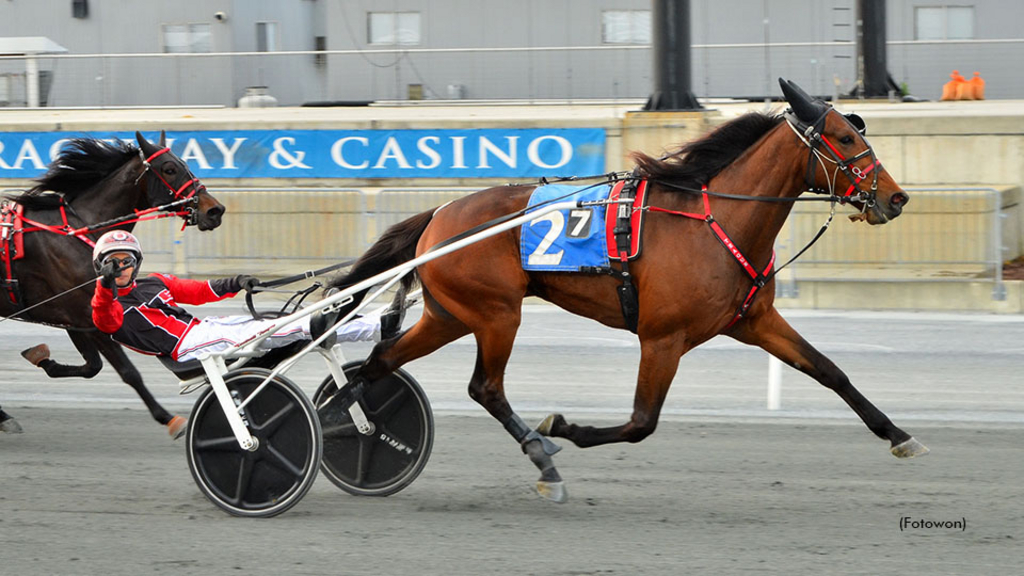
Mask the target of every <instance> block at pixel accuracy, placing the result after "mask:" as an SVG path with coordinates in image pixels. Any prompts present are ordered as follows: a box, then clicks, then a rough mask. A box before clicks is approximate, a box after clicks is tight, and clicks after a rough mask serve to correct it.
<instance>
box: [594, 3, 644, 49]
mask: <svg viewBox="0 0 1024 576" xmlns="http://www.w3.org/2000/svg"><path fill="white" fill-rule="evenodd" d="M601 41H602V42H604V43H605V44H650V43H651V11H650V10H605V11H604V12H601Z"/></svg>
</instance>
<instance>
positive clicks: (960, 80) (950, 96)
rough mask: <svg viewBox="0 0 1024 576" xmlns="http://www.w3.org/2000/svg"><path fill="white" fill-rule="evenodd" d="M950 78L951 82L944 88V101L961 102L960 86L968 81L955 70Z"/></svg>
mask: <svg viewBox="0 0 1024 576" xmlns="http://www.w3.org/2000/svg"><path fill="white" fill-rule="evenodd" d="M949 77H950V78H951V80H950V81H949V82H946V83H945V84H944V85H943V86H942V100H959V96H960V86H961V85H963V84H964V83H965V82H967V81H966V80H964V77H963V76H961V75H960V72H959V71H957V70H953V73H952V74H950V75H949Z"/></svg>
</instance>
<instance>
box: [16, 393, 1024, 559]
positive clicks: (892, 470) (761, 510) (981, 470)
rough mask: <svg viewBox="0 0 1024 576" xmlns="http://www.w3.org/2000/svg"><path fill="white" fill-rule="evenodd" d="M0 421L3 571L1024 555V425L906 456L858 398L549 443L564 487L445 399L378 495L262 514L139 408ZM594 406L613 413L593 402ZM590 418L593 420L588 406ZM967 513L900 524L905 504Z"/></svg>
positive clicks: (318, 497) (918, 427)
mask: <svg viewBox="0 0 1024 576" xmlns="http://www.w3.org/2000/svg"><path fill="white" fill-rule="evenodd" d="M18 412H19V417H20V419H21V420H22V422H23V423H24V425H25V428H26V430H25V433H24V434H22V435H16V436H15V435H0V485H2V487H3V488H2V490H0V573H2V574H4V575H18V576H34V575H44V574H45V575H51V574H110V575H114V574H132V575H137V574H173V575H177V574H232V573H246V574H335V575H337V574H417V575H434V574H437V575H441V574H487V573H508V574H555V575H583V574H602V575H606V574H624V575H625V574H683V573H698V572H699V573H710V574H737V573H750V574H765V573H779V574H783V573H784V574H901V575H913V574H1011V573H1017V572H1018V570H1019V568H1020V563H1021V561H1022V560H1024V552H1022V549H1024V547H1022V545H1021V539H1022V537H1024V536H1022V534H1021V526H1022V525H1024V499H1022V498H1021V478H1022V477H1024V430H1022V429H1021V428H1020V427H1019V426H1016V425H1012V424H1011V425H1006V424H981V425H974V424H970V425H968V424H957V425H951V424H949V423H944V424H942V425H941V426H929V425H924V424H922V423H911V425H909V426H907V428H908V429H909V430H911V431H912V432H913V433H914V434H915V435H916V436H917V437H918V438H920V439H921V440H922V441H924V442H925V443H926V444H928V445H929V446H930V447H931V448H932V450H933V452H932V454H930V455H928V456H926V457H924V458H921V459H917V460H911V461H899V460H897V459H895V458H893V457H892V456H890V455H889V454H888V453H887V450H886V446H885V443H884V442H882V441H880V440H877V439H875V438H874V437H873V436H872V435H870V433H868V432H867V430H866V429H864V428H863V427H862V426H860V425H859V423H857V424H854V420H853V416H852V414H851V420H850V422H848V423H837V422H835V421H818V420H806V419H801V420H795V419H792V420H791V419H780V420H777V421H771V422H765V421H763V420H762V421H751V420H747V421H744V420H740V419H731V420H730V419H716V418H699V417H698V418H688V419H686V421H682V420H680V419H675V420H673V421H668V422H663V424H662V426H661V427H660V428H659V430H658V432H657V433H656V434H655V435H654V436H653V437H651V438H649V439H647V440H646V441H644V442H643V443H641V444H638V445H628V446H606V447H599V448H594V449H589V450H580V449H577V448H575V447H572V446H567V447H566V448H565V450H563V451H562V452H561V453H560V454H559V455H558V456H556V462H557V464H558V465H559V468H560V470H561V472H562V474H563V476H564V477H565V478H566V481H567V483H568V487H569V493H570V500H569V502H568V503H567V504H565V505H556V504H551V503H548V502H545V501H542V500H541V499H539V498H538V497H537V496H536V495H535V494H534V493H533V492H532V490H531V485H532V482H533V480H534V479H535V477H536V472H535V470H533V469H532V466H531V465H530V464H529V463H528V461H527V460H526V458H525V457H524V456H521V455H520V454H519V453H518V450H517V449H516V447H515V446H514V445H512V443H511V441H510V440H509V439H508V438H507V436H506V434H505V432H504V431H503V430H501V429H500V427H499V426H498V425H497V424H496V423H495V422H493V421H492V420H491V419H490V418H487V417H473V416H465V415H452V414H447V415H446V414H439V415H438V419H437V439H436V442H435V447H434V452H433V456H432V457H431V461H430V463H429V464H428V465H427V468H426V470H425V471H424V472H423V474H422V476H420V478H419V479H418V480H417V481H416V482H414V483H413V484H412V486H410V487H409V488H408V489H406V490H405V491H404V492H401V493H399V494H397V495H395V496H391V497H388V498H360V497H354V496H349V495H346V494H344V493H342V492H341V491H339V490H337V489H336V488H334V486H333V485H331V484H330V483H329V482H327V481H326V480H325V479H324V478H319V479H318V481H317V483H316V485H315V486H314V487H313V489H312V491H311V492H310V493H309V494H308V495H307V496H306V498H305V499H304V500H303V501H302V502H300V503H299V504H298V505H297V506H296V507H295V508H293V509H292V510H291V511H289V512H287V513H285V514H284V515H282V516H279V517H276V518H273V519H262V520H251V519H238V518H233V517H230V516H227V515H226V514H224V513H222V512H220V511H219V510H218V509H216V508H214V507H213V506H212V505H211V504H210V503H209V502H208V501H207V500H206V499H205V498H204V497H203V496H202V495H201V494H200V493H199V491H198V489H197V488H196V486H195V484H194V483H193V481H192V478H191V476H190V474H189V471H188V467H187V464H186V461H185V455H184V447H183V444H182V443H180V442H179V443H174V444H172V443H171V442H169V441H168V440H167V438H166V437H165V436H163V435H162V434H159V433H156V432H157V431H155V430H154V428H153V424H152V423H151V421H150V420H149V417H148V416H147V415H146V414H145V413H144V412H142V411H140V410H137V409H130V410H110V409H102V408H100V409H67V408H49V407H47V408H22V409H20V410H19V411H18ZM603 418H607V417H603ZM588 421H595V419H593V418H588ZM905 516H906V517H911V518H913V519H914V520H931V521H940V522H952V521H961V520H962V519H966V529H964V530H961V529H960V528H959V527H957V528H945V527H942V528H927V529H926V528H916V529H915V528H912V527H907V529H906V530H905V531H901V529H900V519H901V518H903V517H905Z"/></svg>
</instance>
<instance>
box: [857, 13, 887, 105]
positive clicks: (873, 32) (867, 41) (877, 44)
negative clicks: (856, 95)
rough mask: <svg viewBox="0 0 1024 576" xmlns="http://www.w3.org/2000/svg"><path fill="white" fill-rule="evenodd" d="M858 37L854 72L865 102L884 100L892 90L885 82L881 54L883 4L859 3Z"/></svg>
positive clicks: (883, 44) (883, 52) (882, 49)
mask: <svg viewBox="0 0 1024 576" xmlns="http://www.w3.org/2000/svg"><path fill="white" fill-rule="evenodd" d="M857 4H858V8H859V12H860V13H859V15H858V16H859V20H860V22H861V25H860V30H861V34H859V35H858V40H859V46H858V50H857V51H858V52H859V54H858V56H859V58H858V60H859V62H858V71H859V72H861V80H862V81H863V83H864V92H863V94H864V96H865V97H866V98H879V97H888V95H889V90H890V89H891V88H895V87H894V86H892V85H891V84H890V82H889V71H888V69H887V68H888V66H887V64H886V53H885V0H859V1H858V3H857Z"/></svg>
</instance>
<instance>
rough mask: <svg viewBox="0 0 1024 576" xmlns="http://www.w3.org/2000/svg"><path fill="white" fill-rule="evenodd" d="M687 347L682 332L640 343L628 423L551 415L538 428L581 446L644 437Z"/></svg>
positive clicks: (651, 427)
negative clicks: (600, 424) (601, 424)
mask: <svg viewBox="0 0 1024 576" xmlns="http://www.w3.org/2000/svg"><path fill="white" fill-rule="evenodd" d="M687 350H688V344H687V343H686V340H685V339H684V338H683V337H682V336H681V335H679V334H670V335H667V336H665V337H662V338H657V339H653V338H648V339H645V340H642V341H641V342H640V370H639V374H638V376H637V385H636V393H635V395H634V397H633V414H632V415H631V416H630V418H629V421H628V422H626V423H625V424H623V425H621V426H609V427H606V428H596V427H594V426H579V425H576V424H569V423H568V422H566V421H565V418H564V417H563V416H562V415H561V414H551V415H550V416H548V417H547V418H545V419H544V421H543V422H541V423H540V425H538V426H537V431H538V432H540V433H541V434H544V435H545V436H557V437H560V438H566V439H568V440H571V441H572V442H573V443H574V444H576V445H577V446H579V447H580V448H589V447H590V446H598V445H601V444H610V443H613V442H633V443H636V442H639V441H641V440H643V439H644V438H646V437H648V436H650V435H651V434H653V433H654V430H655V428H657V426H658V417H659V416H660V414H661V407H662V404H664V402H665V397H666V396H667V395H668V389H669V387H670V386H671V385H672V379H673V378H674V377H675V375H676V370H677V369H678V368H679V358H680V357H682V355H683V354H684V353H686V351H687Z"/></svg>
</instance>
